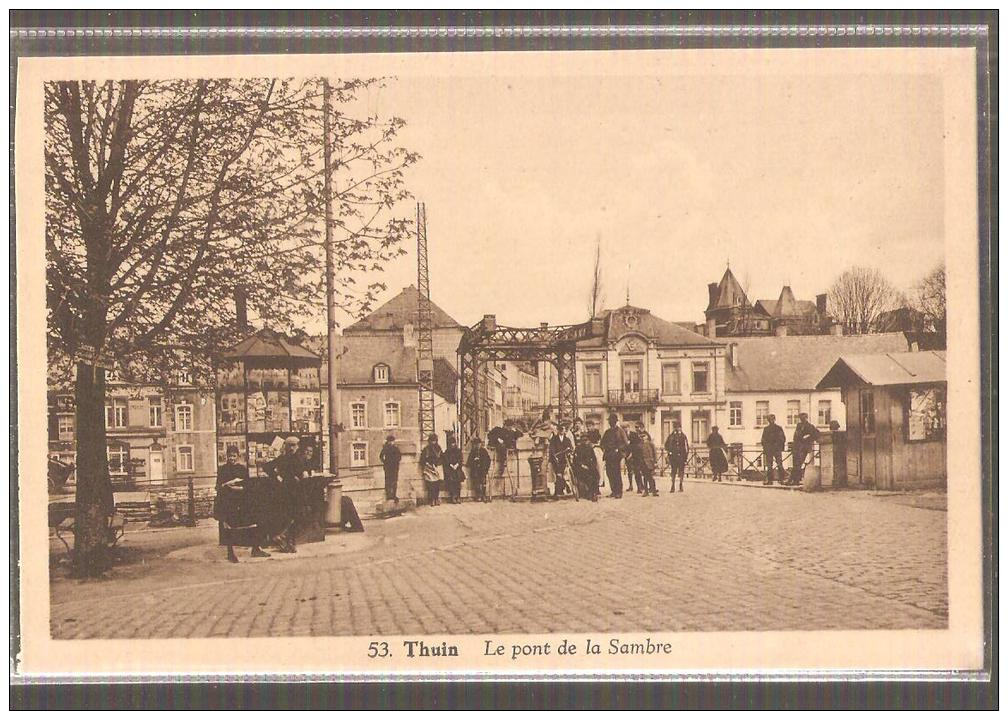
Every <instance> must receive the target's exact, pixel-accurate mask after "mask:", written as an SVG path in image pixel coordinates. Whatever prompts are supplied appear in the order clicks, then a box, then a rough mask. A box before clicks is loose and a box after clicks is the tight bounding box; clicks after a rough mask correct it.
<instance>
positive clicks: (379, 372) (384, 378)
mask: <svg viewBox="0 0 1008 711" xmlns="http://www.w3.org/2000/svg"><path fill="white" fill-rule="evenodd" d="M374 381H375V382H376V383H387V382H388V381H389V367H388V366H387V365H385V364H384V363H379V364H378V365H376V366H375V367H374Z"/></svg>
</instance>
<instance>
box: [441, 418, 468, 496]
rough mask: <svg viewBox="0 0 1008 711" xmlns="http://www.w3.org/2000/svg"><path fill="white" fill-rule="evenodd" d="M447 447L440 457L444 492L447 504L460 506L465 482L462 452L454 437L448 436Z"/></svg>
mask: <svg viewBox="0 0 1008 711" xmlns="http://www.w3.org/2000/svg"><path fill="white" fill-rule="evenodd" d="M447 445H448V446H447V447H446V448H445V451H444V455H442V457H441V465H442V467H443V468H444V483H445V491H446V492H447V493H448V503H449V504H461V503H462V482H463V481H464V480H465V474H463V473H462V450H461V449H459V446H458V444H457V443H456V441H455V435H452V434H449V435H448V437H447Z"/></svg>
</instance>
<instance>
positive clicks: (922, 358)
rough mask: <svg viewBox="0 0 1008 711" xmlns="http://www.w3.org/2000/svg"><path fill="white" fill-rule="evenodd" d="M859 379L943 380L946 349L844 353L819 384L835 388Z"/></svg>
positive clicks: (876, 381)
mask: <svg viewBox="0 0 1008 711" xmlns="http://www.w3.org/2000/svg"><path fill="white" fill-rule="evenodd" d="M858 381H860V382H861V383H864V384H867V385H914V384H918V383H919V384H927V383H944V382H945V351H910V352H906V353H885V354H882V355H848V356H843V357H842V358H840V359H839V360H837V361H836V363H835V364H834V365H833V367H832V368H830V370H829V372H828V373H826V375H825V376H824V377H823V378H822V379H821V380H820V382H819V385H818V387H820V388H835V387H841V386H843V385H846V384H849V383H851V382H858Z"/></svg>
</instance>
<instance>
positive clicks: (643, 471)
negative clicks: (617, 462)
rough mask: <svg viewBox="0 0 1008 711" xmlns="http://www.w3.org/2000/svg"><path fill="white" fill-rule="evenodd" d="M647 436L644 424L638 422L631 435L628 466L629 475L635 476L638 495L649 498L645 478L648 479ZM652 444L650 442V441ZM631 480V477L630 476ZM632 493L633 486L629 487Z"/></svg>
mask: <svg viewBox="0 0 1008 711" xmlns="http://www.w3.org/2000/svg"><path fill="white" fill-rule="evenodd" d="M646 436H647V431H646V430H645V429H644V423H643V422H637V423H636V424H635V425H634V431H633V432H631V433H630V437H629V440H630V457H629V458H628V459H627V464H628V466H629V470H630V471H628V472H627V474H628V475H629V474H631V473H632V474H633V480H634V483H636V484H637V493H639V494H640V495H641V496H647V495H648V494H649V493H650V492H649V491H648V487H647V485H646V484H645V481H644V480H645V478H646V477H647V469H648V468H647V463H646V462H645V453H644V449H645V444H644V438H645V437H646ZM648 441H649V442H650V440H648ZM651 471H652V475H653V473H654V464H653V462H652V466H651ZM628 478H629V476H628ZM629 489H630V491H633V486H630V487H629Z"/></svg>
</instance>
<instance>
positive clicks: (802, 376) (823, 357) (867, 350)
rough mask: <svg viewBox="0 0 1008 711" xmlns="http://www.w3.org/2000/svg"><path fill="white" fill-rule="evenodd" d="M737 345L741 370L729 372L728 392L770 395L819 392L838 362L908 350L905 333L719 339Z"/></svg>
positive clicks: (727, 369) (727, 370) (737, 368)
mask: <svg viewBox="0 0 1008 711" xmlns="http://www.w3.org/2000/svg"><path fill="white" fill-rule="evenodd" d="M719 340H721V341H722V342H723V343H734V344H735V348H736V349H737V350H736V358H737V360H738V366H736V367H732V365H731V362H730V360H729V363H728V365H727V368H726V372H727V383H726V390H727V391H728V392H729V393H731V392H766V391H795V390H815V389H816V388H817V387H818V386H819V381H820V380H821V379H822V377H823V376H824V375H825V374H826V372H827V371H828V370H829V369H830V367H831V366H832V365H833V364H834V363H835V362H836V360H837V358H840V357H843V356H847V355H856V354H880V353H893V352H897V351H900V350H903V351H906V350H907V341H906V338H904V336H903V334H901V333H870V334H866V335H859V336H755V337H750V338H734V339H719Z"/></svg>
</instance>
